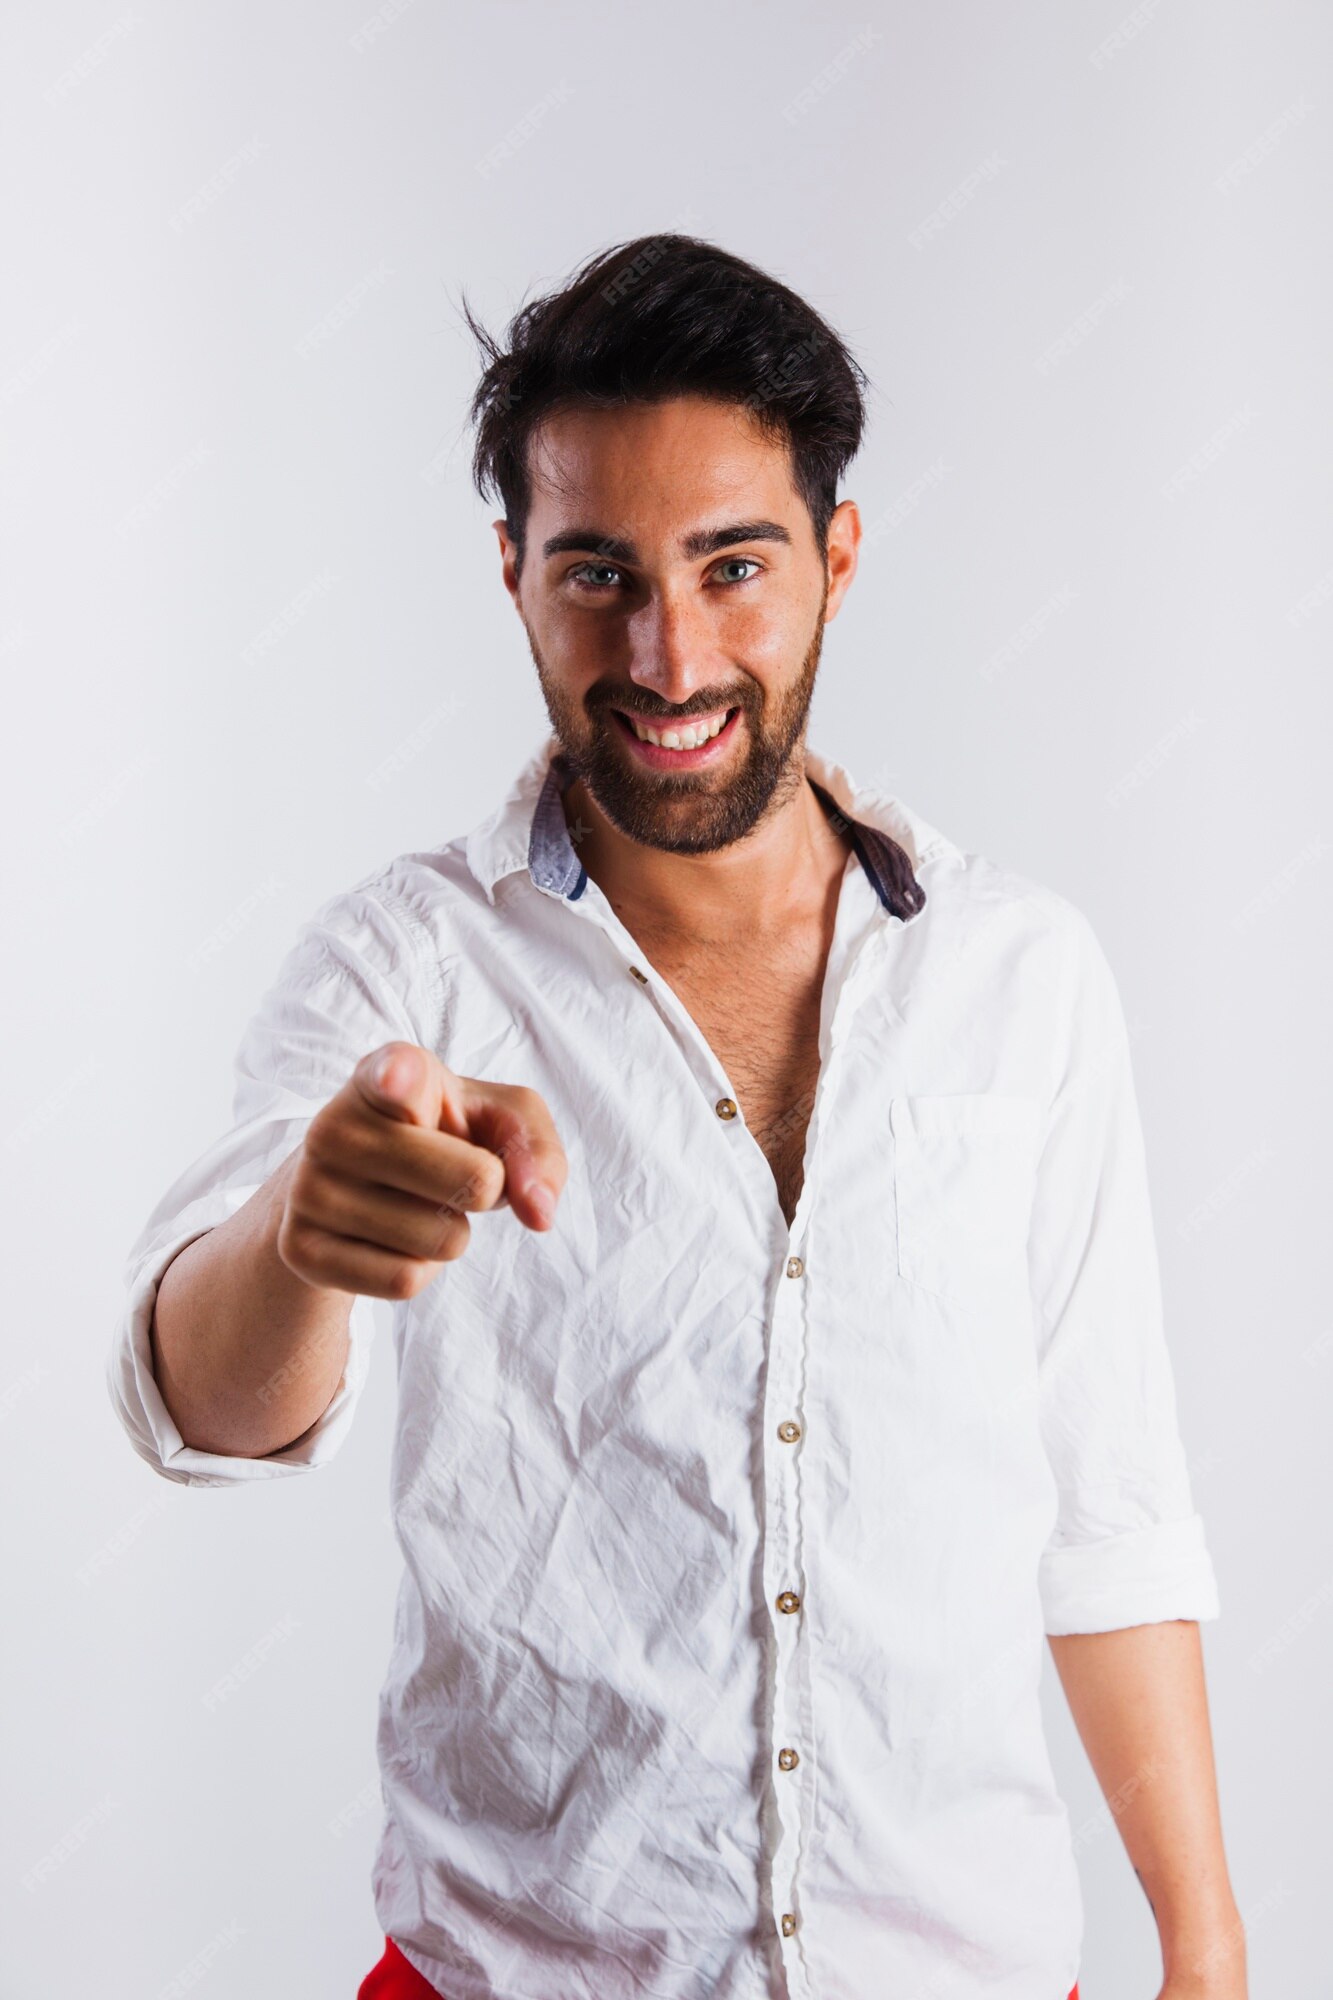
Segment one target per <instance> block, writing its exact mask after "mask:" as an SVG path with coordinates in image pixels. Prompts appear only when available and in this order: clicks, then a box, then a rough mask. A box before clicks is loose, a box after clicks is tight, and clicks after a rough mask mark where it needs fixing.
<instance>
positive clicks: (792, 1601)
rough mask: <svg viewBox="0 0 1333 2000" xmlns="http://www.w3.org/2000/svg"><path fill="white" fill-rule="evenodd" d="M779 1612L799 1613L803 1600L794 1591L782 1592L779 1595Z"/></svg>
mask: <svg viewBox="0 0 1333 2000" xmlns="http://www.w3.org/2000/svg"><path fill="white" fill-rule="evenodd" d="M777 1607H778V1610H779V1611H799V1610H800V1608H801V1600H800V1598H799V1597H798V1596H797V1594H796V1592H795V1591H794V1590H780V1591H779V1592H778V1595H777Z"/></svg>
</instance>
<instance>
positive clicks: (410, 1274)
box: [384, 1258, 425, 1299]
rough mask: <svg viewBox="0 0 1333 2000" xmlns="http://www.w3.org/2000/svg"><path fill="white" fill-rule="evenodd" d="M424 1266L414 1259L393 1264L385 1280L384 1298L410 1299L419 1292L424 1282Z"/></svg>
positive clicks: (405, 1259)
mask: <svg viewBox="0 0 1333 2000" xmlns="http://www.w3.org/2000/svg"><path fill="white" fill-rule="evenodd" d="M424 1270H425V1266H424V1265H422V1264H420V1263H418V1262H417V1260H416V1259H415V1258H404V1259H403V1260H402V1261H401V1262H400V1263H397V1264H395V1265H394V1266H393V1267H392V1269H391V1270H390V1271H389V1273H388V1276H387V1277H386V1279H385V1281H384V1282H385V1286H386V1296H387V1297H388V1298H391V1299H412V1298H415V1297H416V1295H417V1293H418V1292H419V1291H420V1290H421V1286H422V1283H423V1282H424V1279H423V1273H424Z"/></svg>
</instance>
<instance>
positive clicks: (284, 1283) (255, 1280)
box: [150, 1147, 353, 1458]
mask: <svg viewBox="0 0 1333 2000" xmlns="http://www.w3.org/2000/svg"><path fill="white" fill-rule="evenodd" d="M300 1150H301V1149H300V1148H299V1147H298V1148H297V1149H296V1151H295V1152H294V1153H293V1154H292V1155H291V1156H290V1158H288V1159H287V1160H285V1161H284V1162H283V1164H282V1166H280V1167H279V1168H278V1169H277V1171H276V1172H275V1173H273V1174H271V1175H270V1176H269V1178H268V1180H267V1181H265V1182H264V1184H263V1186H262V1187H260V1188H257V1189H256V1190H255V1192H254V1194H252V1195H251V1196H250V1198H249V1200H248V1201H247V1202H245V1203H244V1204H243V1205H242V1207H240V1208H239V1209H237V1211H236V1213H235V1215H233V1216H230V1217H229V1218H228V1219H227V1221H225V1222H220V1223H218V1224H217V1225H216V1226H215V1227H214V1228H212V1229H210V1230H208V1231H207V1233H206V1234H205V1235H203V1236H197V1237H195V1239H194V1241H193V1242H192V1243H187V1244H186V1245H185V1247H184V1249H183V1250H180V1251H178V1252H177V1254H176V1256H175V1257H173V1258H172V1260H171V1262H170V1264H168V1266H167V1268H166V1270H165V1272H164V1273H163V1275H162V1278H161V1281H160V1283H159V1285H158V1290H157V1300H156V1304H155V1306H154V1311H153V1318H152V1323H151V1326H150V1340H151V1343H152V1356H153V1373H154V1376H155V1377H156V1380H157V1385H158V1388H159V1389H160V1390H161V1392H162V1400H163V1402H164V1403H165V1404H166V1406H167V1409H168V1411H169V1412H170V1415H171V1419H172V1422H173V1423H174V1424H175V1426H176V1428H177V1430H178V1431H179V1432H180V1434H181V1439H182V1441H183V1442H184V1443H185V1444H186V1445H187V1446H188V1447H189V1448H190V1449H191V1450H193V1451H211V1452H224V1453H226V1454H227V1455H229V1456H231V1457H235V1458H260V1457H263V1456H264V1454H265V1453H267V1452H270V1451H280V1450H281V1449H282V1448H283V1447H284V1446H285V1445H288V1444H291V1443H293V1442H294V1441H295V1440H296V1439H297V1438H298V1437H300V1436H301V1435H302V1433H303V1432H305V1431H306V1430H308V1429H309V1428H310V1426H311V1424H313V1423H314V1422H315V1420H316V1418H317V1417H319V1416H320V1415H321V1413H322V1412H323V1411H324V1410H325V1409H327V1407H328V1405H329V1403H330V1402H331V1401H332V1399H333V1394H334V1391H335V1390H336V1389H337V1387H338V1383H339V1381H340V1379H341V1377H342V1373H343V1369H344V1368H345V1366H346V1364H347V1351H348V1345H349V1332H348V1322H349V1320H350V1318H351V1311H352V1301H353V1295H352V1294H351V1293H350V1292H338V1291H329V1290H325V1289H322V1288H320V1287H317V1286H314V1285H308V1284H306V1283H305V1281H304V1279H302V1278H298V1277H297V1276H296V1274H295V1273H294V1272H293V1271H292V1270H291V1269H290V1268H289V1267H288V1266H287V1265H286V1264H285V1263H284V1262H283V1260H282V1258H281V1257H280V1256H279V1254H278V1247H277V1246H278V1229H279V1225H280V1224H281V1221H282V1216H283V1208H284V1204H285V1200H286V1192H287V1188H288V1185H289V1183H290V1181H291V1178H292V1174H293V1172H294V1170H295V1168H296V1166H297V1164H298V1163H299V1159H300Z"/></svg>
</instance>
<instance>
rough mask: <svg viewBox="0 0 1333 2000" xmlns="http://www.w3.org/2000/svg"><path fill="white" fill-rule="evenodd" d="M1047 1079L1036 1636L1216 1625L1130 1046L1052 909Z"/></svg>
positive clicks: (1039, 1184) (1082, 943)
mask: <svg viewBox="0 0 1333 2000" xmlns="http://www.w3.org/2000/svg"><path fill="white" fill-rule="evenodd" d="M1065 916H1066V927H1065V935H1064V939H1063V954H1064V958H1063V965H1064V971H1063V1005H1062V1008H1061V1013H1060V1022H1061V1025H1060V1030H1059V1040H1058V1046H1057V1051H1056V1057H1057V1076H1056V1083H1055V1088H1054V1092H1053V1095H1052V1098H1051V1101H1050V1105H1049V1109H1048V1114H1047V1122H1046V1129H1045V1135H1044V1140H1043V1145H1042V1150H1041V1153H1040V1157H1039V1160H1038V1167H1037V1181H1036V1189H1035V1194H1034V1206H1033V1213H1032V1220H1031V1228H1030V1233H1029V1269H1030V1273H1031V1281H1032V1296H1033V1308H1034V1322H1035V1330H1036V1338H1037V1343H1038V1383H1039V1408H1040V1416H1041V1429H1042V1441H1043V1445H1044V1448H1045V1451H1046V1455H1047V1459H1048V1461H1049V1463H1050V1466H1051V1469H1052V1472H1053V1473H1054V1476H1055V1481H1056V1485H1057V1488H1058V1493H1059V1505H1058V1514H1057V1519H1056V1525H1055V1527H1054V1530H1053V1531H1052V1534H1051V1536H1050V1539H1049V1541H1048V1543H1047V1546H1046V1549H1045V1552H1044V1554H1043V1556H1042V1560H1041V1566H1040V1579H1039V1580H1040V1594H1041V1602H1042V1609H1043V1619H1044V1625H1045V1630H1046V1631H1047V1632H1048V1633H1051V1634H1058V1633H1063V1632H1100V1631H1109V1630H1112V1629H1114V1628H1116V1627H1119V1626H1126V1625H1141V1624H1150V1623H1153V1622H1154V1621H1157V1620H1161V1619H1168V1618H1189V1619H1207V1618H1215V1617H1217V1616H1218V1613H1219V1610H1220V1605H1219V1600H1218V1591H1217V1581H1216V1577H1215V1575H1214V1571H1213V1564H1212V1559H1211V1556H1210V1553H1209V1549H1208V1546H1207V1542H1206V1539H1205V1534H1204V1524H1203V1521H1202V1518H1201V1516H1200V1515H1199V1514H1198V1512H1197V1511H1196V1509H1195V1506H1194V1502H1193V1498H1192V1494H1191V1488H1190V1480H1189V1473H1188V1470H1187V1466H1186V1460H1185V1452H1184V1447H1183V1444H1182V1440H1181V1437H1180V1434H1179V1429H1178V1424H1177V1411H1176V1393H1175V1382H1174V1377H1173V1372H1172V1366H1171V1360H1170V1357H1169V1354H1168V1351H1167V1344H1166V1338H1165V1331H1164V1327H1163V1313H1162V1293H1161V1282H1160V1274H1159V1268H1158V1259H1157V1247H1156V1240H1155V1235H1154V1227H1153V1219H1152V1210H1151V1204H1150V1197H1149V1187H1148V1174H1147V1164H1146V1160H1145V1154H1144V1144H1143V1134H1142V1129H1141V1125H1140V1119H1139V1112H1138V1105H1137V1101H1136V1095H1135V1088H1134V1079H1133V1075H1132V1071H1131V1064H1130V1048H1129V1034H1128V1030H1127V1028H1126V1025H1125V1020H1124V1014H1123V1009H1122V1007H1121V1002H1120V996H1119V992H1118V989H1117V985H1116V981H1115V978H1114V975H1113V974H1112V971H1111V967H1110V965H1109V963H1108V961H1107V958H1106V954H1105V952H1104V951H1103V949H1102V946H1101V944H1100V942H1099V940H1098V938H1097V936H1096V934H1095V932H1094V931H1093V928H1092V926H1091V924H1090V923H1089V921H1088V919H1087V918H1086V917H1085V916H1084V915H1083V914H1082V912H1080V911H1078V910H1077V909H1075V908H1074V907H1073V906H1072V905H1066V906H1065Z"/></svg>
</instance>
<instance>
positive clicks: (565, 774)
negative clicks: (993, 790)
mask: <svg viewBox="0 0 1333 2000" xmlns="http://www.w3.org/2000/svg"><path fill="white" fill-rule="evenodd" d="M805 769H806V775H807V777H808V778H809V780H810V783H811V785H812V786H813V788H814V791H815V793H816V795H817V797H818V798H819V800H820V803H821V805H823V807H824V809H825V811H826V812H827V813H828V814H829V815H830V817H831V818H833V819H835V821H836V823H838V824H839V825H840V826H842V827H843V828H844V829H845V831H846V833H847V836H848V838H849V840H850V841H851V843H852V847H853V849H854V850H855V852H856V855H857V857H858V859H859V860H860V863H861V866H862V867H863V868H864V870H865V872H866V875H867V877H868V878H869V881H870V883H871V886H872V887H873V889H874V891H875V894H876V895H877V896H878V898H879V900H880V903H881V904H882V905H883V907H884V909H885V911H886V912H887V913H888V914H889V915H891V916H895V917H899V918H901V919H902V921H903V922H908V921H910V920H911V919H912V918H913V917H915V916H917V915H919V913H920V911H921V910H922V909H923V908H924V906H925V901H926V892H925V890H924V889H923V888H922V886H921V883H920V881H919V880H918V879H917V874H918V870H919V869H920V868H921V867H922V866H923V864H924V863H925V861H926V860H927V859H929V858H931V857H932V856H934V855H936V854H948V855H950V856H953V855H956V854H957V850H956V849H955V848H954V847H953V845H952V843H951V842H949V841H947V840H946V839H945V838H944V836H943V835H942V834H941V833H940V832H939V831H938V830H937V829H936V828H935V827H933V826H930V825H929V824H928V823H927V822H926V821H925V820H923V819H922V818H921V816H920V814H918V813H915V812H913V811H912V809H911V808H910V807H909V806H906V805H904V803H903V802H902V800H901V799H895V798H892V797H890V796H889V794H888V793H885V792H880V791H877V790H875V789H874V788H872V787H869V786H862V785H858V784H857V783H856V781H855V779H854V778H852V776H851V775H850V773H849V772H848V771H847V770H846V769H845V768H844V767H843V766H842V765H841V764H837V763H835V762H834V761H833V759H832V758H830V757H824V756H821V755H820V754H819V752H818V751H816V750H812V749H811V748H810V747H809V746H808V745H807V747H806V752H805ZM573 776H574V772H573V769H572V767H571V765H570V763H569V760H568V759H567V758H566V756H565V754H564V752H563V750H562V749H561V748H560V743H559V739H558V738H557V737H556V736H555V734H554V733H553V732H552V733H550V734H548V735H547V736H546V737H545V738H544V739H543V741H542V743H541V745H540V746H539V748H538V749H537V750H535V751H534V752H533V754H532V755H531V756H530V757H529V758H528V759H527V761H526V762H525V763H524V765H523V766H522V768H521V770H520V771H519V773H518V775H517V777H516V778H515V779H514V782H513V784H512V785H511V786H510V789H509V791H508V793H507V794H506V796H505V798H504V799H503V800H502V801H501V803H500V804H499V805H498V806H497V807H496V808H495V810H494V811H493V812H492V813H490V814H488V815H487V817H486V818H485V819H484V820H482V821H480V823H479V824H478V825H477V826H475V827H473V829H472V831H471V832H470V833H469V834H468V835H467V839H466V853H467V861H468V866H469V867H470V868H471V870H472V873H473V874H474V875H475V876H476V878H477V880H478V882H480V884H481V885H482V887H483V889H485V891H486V894H487V896H488V897H489V898H490V900H491V901H492V902H494V900H495V886H496V884H497V882H499V881H500V880H501V878H502V877H503V876H506V875H510V874H513V873H514V871H515V870H517V869H521V868H526V869H527V870H528V872H529V874H530V875H531V877H532V880H533V882H534V883H535V884H536V886H537V887H538V888H539V889H547V890H553V891H554V892H555V893H556V894H557V895H561V896H566V897H568V898H569V899H570V901H576V900H577V899H578V898H579V897H580V896H581V895H582V894H583V892H584V890H585V889H586V888H587V886H588V872H587V870H586V869H585V868H584V866H583V864H582V862H581V861H580V860H579V857H578V853H577V850H576V848H575V845H574V841H573V839H572V838H571V837H570V830H569V827H568V826H567V824H566V822H565V811H564V805H563V803H562V794H563V792H564V791H565V789H566V787H567V786H568V785H569V784H570V783H571V782H572V779H573Z"/></svg>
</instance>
